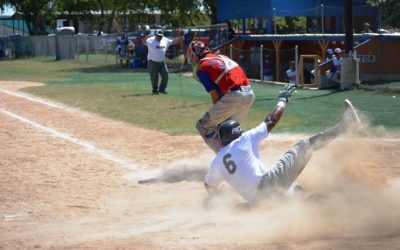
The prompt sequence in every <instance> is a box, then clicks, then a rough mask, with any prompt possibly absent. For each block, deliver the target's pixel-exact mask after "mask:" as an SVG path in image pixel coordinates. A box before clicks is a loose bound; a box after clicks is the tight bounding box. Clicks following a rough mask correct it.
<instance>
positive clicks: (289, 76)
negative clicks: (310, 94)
mask: <svg viewBox="0 0 400 250" xmlns="http://www.w3.org/2000/svg"><path fill="white" fill-rule="evenodd" d="M289 67H290V68H289V69H288V70H286V76H285V80H286V82H287V83H292V84H296V75H297V72H296V63H295V62H294V61H290V63H289Z"/></svg>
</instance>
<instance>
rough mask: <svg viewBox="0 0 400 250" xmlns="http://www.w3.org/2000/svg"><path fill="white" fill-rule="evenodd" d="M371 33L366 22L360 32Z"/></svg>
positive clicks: (369, 26)
mask: <svg viewBox="0 0 400 250" xmlns="http://www.w3.org/2000/svg"><path fill="white" fill-rule="evenodd" d="M372 32H373V31H372V30H371V25H370V24H369V23H368V22H366V23H364V29H363V30H362V31H361V33H372Z"/></svg>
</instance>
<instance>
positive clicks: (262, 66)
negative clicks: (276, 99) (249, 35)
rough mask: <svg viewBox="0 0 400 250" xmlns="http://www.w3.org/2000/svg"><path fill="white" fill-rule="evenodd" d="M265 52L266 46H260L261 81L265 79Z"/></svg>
mask: <svg viewBox="0 0 400 250" xmlns="http://www.w3.org/2000/svg"><path fill="white" fill-rule="evenodd" d="M263 50H264V45H262V44H261V45H260V81H263V80H264V77H263V69H264V60H263V58H264V57H263V52H264V51H263Z"/></svg>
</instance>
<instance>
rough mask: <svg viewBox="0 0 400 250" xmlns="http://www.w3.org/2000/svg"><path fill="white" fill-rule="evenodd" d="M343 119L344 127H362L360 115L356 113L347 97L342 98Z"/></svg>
mask: <svg viewBox="0 0 400 250" xmlns="http://www.w3.org/2000/svg"><path fill="white" fill-rule="evenodd" d="M343 121H344V124H345V126H346V127H351V126H353V127H354V128H356V129H362V128H363V124H362V122H361V120H360V117H359V116H358V114H357V111H356V109H355V108H354V106H353V104H351V102H350V101H349V100H348V99H346V100H344V114H343Z"/></svg>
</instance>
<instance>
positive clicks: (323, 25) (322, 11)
mask: <svg viewBox="0 0 400 250" xmlns="http://www.w3.org/2000/svg"><path fill="white" fill-rule="evenodd" d="M321 26H322V27H321V30H322V34H324V29H325V24H324V4H321Z"/></svg>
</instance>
